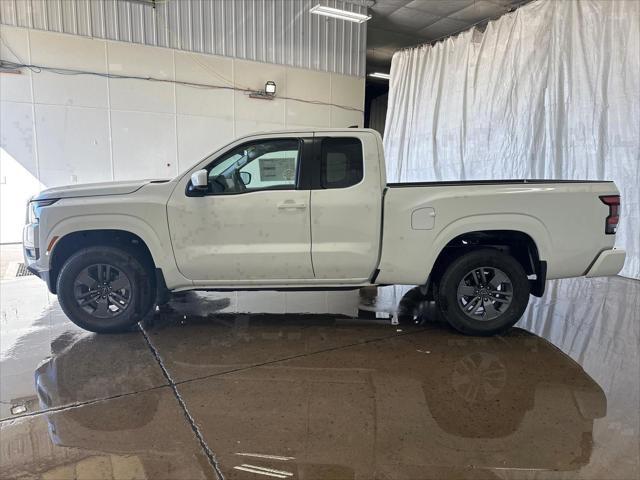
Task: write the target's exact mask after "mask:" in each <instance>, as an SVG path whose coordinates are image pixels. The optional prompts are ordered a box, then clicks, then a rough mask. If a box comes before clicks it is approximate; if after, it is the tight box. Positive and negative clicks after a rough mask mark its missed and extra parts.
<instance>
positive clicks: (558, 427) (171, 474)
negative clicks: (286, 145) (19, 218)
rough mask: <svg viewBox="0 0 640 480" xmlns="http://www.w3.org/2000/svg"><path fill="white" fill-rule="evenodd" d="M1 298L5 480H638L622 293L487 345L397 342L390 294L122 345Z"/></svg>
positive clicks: (346, 297)
mask: <svg viewBox="0 0 640 480" xmlns="http://www.w3.org/2000/svg"><path fill="white" fill-rule="evenodd" d="M0 288H1V292H0V294H1V295H2V297H1V315H2V317H1V319H0V321H1V324H0V328H1V334H2V336H1V337H0V340H1V341H0V345H1V357H0V380H1V384H0V387H1V388H0V391H1V398H0V401H1V403H0V418H1V420H0V478H3V479H4V478H17V479H22V478H29V479H31V478H42V479H59V478H63V479H67V478H74V479H91V480H93V479H153V480H156V479H200V478H227V479H265V478H281V479H373V478H376V479H431V478H470V479H510V478H516V479H520V478H523V479H524V478H526V479H530V478H536V479H537V478H552V479H555V478H558V479H561V478H562V479H566V478H590V479H625V480H627V479H637V478H639V475H640V459H639V442H640V433H639V428H640V404H639V402H640V395H639V389H640V386H639V385H640V364H639V362H640V354H639V352H640V346H639V338H640V308H639V306H638V303H639V299H640V282H638V281H634V280H628V279H623V278H620V277H613V278H604V279H575V280H563V281H554V282H550V283H549V285H548V290H547V293H546V294H545V296H544V297H543V298H542V299H534V300H533V301H532V303H531V305H530V307H529V309H528V310H527V312H526V314H525V316H524V317H523V319H522V320H521V321H520V322H519V324H518V328H514V329H512V330H511V331H510V332H509V333H508V334H506V335H504V336H500V337H491V338H474V337H465V336H462V335H459V334H457V333H455V332H454V331H452V330H451V329H450V328H449V327H448V326H447V325H445V324H443V323H442V322H441V321H440V320H439V319H438V316H437V315H436V314H435V313H434V312H433V308H432V306H430V305H427V306H424V307H423V311H422V312H421V313H422V314H423V316H425V317H426V321H425V323H424V324H422V325H417V326H405V325H393V324H392V322H391V320H390V319H389V318H388V317H389V313H390V312H392V311H394V309H395V308H396V306H397V305H398V303H399V301H400V299H401V298H402V296H403V294H404V293H406V291H407V290H408V289H407V288H400V287H387V288H385V289H379V290H378V291H377V292H374V293H373V294H371V292H370V293H369V294H365V295H363V297H362V299H360V300H359V299H358V296H357V293H349V292H347V293H345V292H336V293H323V292H313V293H301V294H283V293H258V294H251V293H238V294H235V293H232V294H200V293H188V294H186V295H182V296H180V297H177V298H175V299H174V300H173V301H172V303H171V304H170V306H169V308H166V309H163V310H162V311H159V312H156V314H155V315H154V316H153V317H152V318H150V319H148V320H147V321H146V322H145V324H144V325H143V326H142V327H141V328H140V329H139V330H136V331H132V332H131V333H128V334H121V335H95V334H91V333H88V332H84V331H82V330H80V329H79V328H77V327H75V326H74V325H73V324H72V323H71V322H70V321H69V320H68V319H66V317H65V316H64V315H63V314H62V312H61V311H60V308H59V306H58V304H57V302H56V300H55V296H52V295H50V294H48V293H47V291H46V288H45V286H44V284H43V283H42V282H40V281H39V280H38V279H36V278H34V277H26V278H18V279H12V280H3V281H2V282H1V283H0ZM359 305H360V309H362V310H370V311H371V312H377V314H373V313H371V312H369V313H367V312H363V311H362V310H361V311H360V318H354V317H356V316H357V314H358V306H359ZM260 312H270V313H268V314H261V313H260ZM295 312H308V313H306V314H303V313H295ZM314 312H315V313H314ZM325 312H330V313H325ZM376 317H377V318H376ZM385 317H386V318H385Z"/></svg>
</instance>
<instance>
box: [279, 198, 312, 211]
mask: <svg viewBox="0 0 640 480" xmlns="http://www.w3.org/2000/svg"><path fill="white" fill-rule="evenodd" d="M278 208H279V209H280V210H289V209H294V210H304V209H305V208H307V204H306V203H296V202H294V201H293V200H287V201H284V202H282V203H280V204H278Z"/></svg>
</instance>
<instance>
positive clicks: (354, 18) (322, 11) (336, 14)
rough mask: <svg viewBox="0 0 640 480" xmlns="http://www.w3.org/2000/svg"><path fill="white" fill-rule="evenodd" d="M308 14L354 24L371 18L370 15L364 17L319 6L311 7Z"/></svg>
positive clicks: (360, 14) (361, 14) (347, 11)
mask: <svg viewBox="0 0 640 480" xmlns="http://www.w3.org/2000/svg"><path fill="white" fill-rule="evenodd" d="M310 12H311V13H314V14H316V15H322V16H325V17H331V18H338V19H340V20H346V21H348V22H355V23H364V22H366V21H367V20H369V19H370V18H371V15H366V14H364V13H357V12H350V11H349V10H341V9H339V8H333V7H327V6H325V5H320V4H318V5H316V6H315V7H313V8H312V9H311V10H310Z"/></svg>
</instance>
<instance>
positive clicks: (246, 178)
mask: <svg viewBox="0 0 640 480" xmlns="http://www.w3.org/2000/svg"><path fill="white" fill-rule="evenodd" d="M240 180H242V183H244V184H245V185H249V184H250V183H251V173H249V172H240Z"/></svg>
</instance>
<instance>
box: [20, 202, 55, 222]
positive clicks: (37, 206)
mask: <svg viewBox="0 0 640 480" xmlns="http://www.w3.org/2000/svg"><path fill="white" fill-rule="evenodd" d="M57 201H58V199H57V198H51V199H49V200H31V201H30V202H29V210H28V217H27V219H28V221H29V223H38V221H39V220H40V212H41V210H42V207H48V206H49V205H53V204H54V203H56V202H57Z"/></svg>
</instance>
